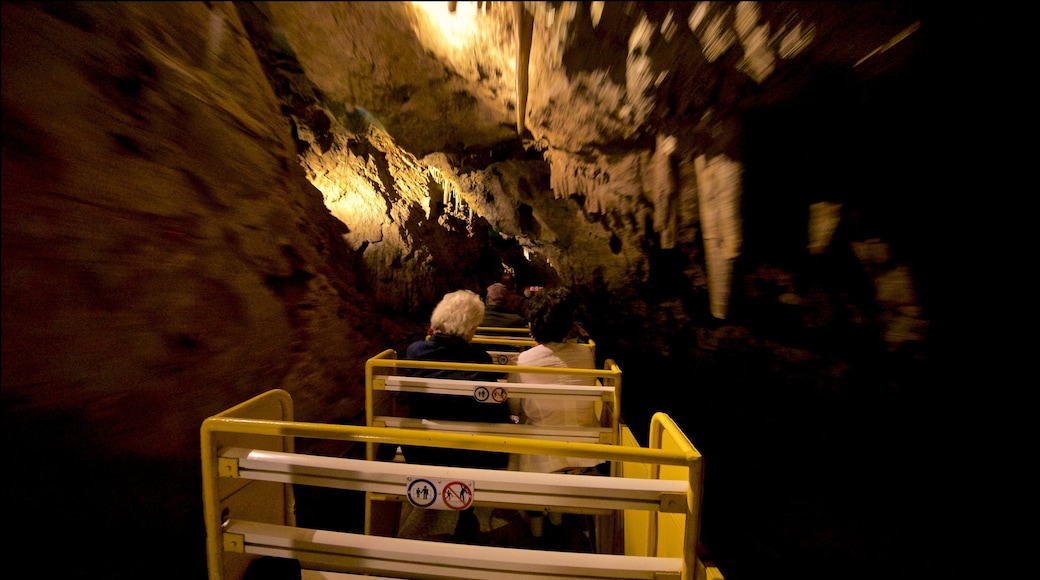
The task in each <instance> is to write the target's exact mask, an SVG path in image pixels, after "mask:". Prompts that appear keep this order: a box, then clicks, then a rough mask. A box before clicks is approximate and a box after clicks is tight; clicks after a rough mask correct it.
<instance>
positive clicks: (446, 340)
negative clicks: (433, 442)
mask: <svg viewBox="0 0 1040 580" xmlns="http://www.w3.org/2000/svg"><path fill="white" fill-rule="evenodd" d="M483 317H484V303H483V302H482V301H481V300H480V297H479V296H477V295H476V294H475V293H473V292H470V291H469V290H457V291H455V292H450V293H448V294H446V295H445V296H444V298H442V299H441V301H440V303H439V304H437V307H436V308H434V309H433V315H432V316H431V317H430V335H429V336H428V337H427V338H426V339H424V340H419V341H416V342H413V343H412V344H410V345H408V348H407V349H406V350H405V358H406V359H408V360H426V361H440V362H463V363H483V364H493V363H492V360H491V355H489V354H488V353H487V351H485V350H484V349H482V348H480V347H477V346H474V345H473V344H472V343H471V341H472V340H473V336H474V335H475V334H476V332H477V326H478V325H479V324H480V321H481V319H483ZM402 370H403V371H404V372H406V374H409V375H411V376H424V377H430V378H441V379H464V380H481V381H497V380H498V379H501V378H505V376H506V375H505V374H504V373H495V372H477V371H453V370H434V369H429V370H424V369H402ZM407 402H408V416H409V417H412V418H415V419H428V420H432V421H436V420H438V419H440V420H449V421H478V422H481V423H512V422H513V421H512V418H511V417H510V413H509V405H508V404H507V403H491V402H487V403H485V402H479V401H477V400H476V399H475V398H474V397H473V396H459V395H434V394H426V393H408V399H407ZM401 452H402V453H403V454H404V459H405V461H407V462H408V463H422V464H426V465H444V466H450V467H476V468H483V469H505V468H506V467H507V466H508V465H509V454H508V453H493V452H489V451H473V450H467V449H446V448H440V447H422V446H414V445H402V446H401ZM479 530H480V523H479V521H478V519H477V516H476V513H475V512H474V510H473V506H470V507H468V508H466V509H465V510H463V511H461V512H459V519H458V521H457V523H456V525H455V540H456V541H459V542H464V543H471V542H473V541H474V540H475V539H476V535H477V532H478V531H479Z"/></svg>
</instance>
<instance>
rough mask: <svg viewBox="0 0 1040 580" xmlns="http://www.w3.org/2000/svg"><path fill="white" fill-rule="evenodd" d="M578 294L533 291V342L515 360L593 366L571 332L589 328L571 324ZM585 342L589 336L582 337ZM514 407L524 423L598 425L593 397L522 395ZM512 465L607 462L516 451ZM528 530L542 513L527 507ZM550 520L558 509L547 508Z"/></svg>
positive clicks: (523, 378)
mask: <svg viewBox="0 0 1040 580" xmlns="http://www.w3.org/2000/svg"><path fill="white" fill-rule="evenodd" d="M576 310H577V298H576V297H575V296H574V294H573V293H571V292H570V291H569V290H567V289H566V288H549V289H544V290H541V291H539V292H536V293H534V294H532V296H531V298H530V300H529V302H528V305H527V312H528V320H529V321H530V325H531V336H532V337H533V338H534V340H535V342H536V343H537V344H536V346H534V347H532V348H530V349H528V350H525V351H524V352H522V353H520V355H519V357H518V358H517V361H516V364H517V365H519V366H535V367H560V368H584V369H592V368H596V360H595V355H594V353H593V351H592V349H591V348H589V347H588V346H585V345H583V344H579V342H578V340H576V339H575V338H573V337H574V336H575V335H580V336H584V337H586V338H587V336H588V335H587V334H585V333H584V331H583V330H581V329H580V327H579V326H577V325H576V324H575V320H574V314H575V311H576ZM586 342H587V340H586ZM517 380H519V381H520V382H524V383H543V384H544V383H557V384H573V385H594V384H595V379H594V378H592V377H576V376H567V375H547V374H532V373H520V374H519V375H518V377H517ZM511 404H512V407H513V411H514V412H515V413H516V414H518V415H519V416H520V419H521V422H523V423H525V424H527V425H554V426H581V427H599V426H600V420H599V417H598V416H597V415H596V406H595V403H593V402H590V401H575V400H568V399H539V398H534V397H532V398H524V399H519V400H518V402H517V403H511ZM516 461H517V463H516V464H515V467H516V468H518V469H519V470H521V471H536V472H540V473H582V474H585V473H598V474H605V473H606V464H605V463H604V462H603V461H602V460H600V459H585V458H581V457H559V456H548V455H520V456H518V457H517V458H516ZM529 515H530V516H531V532H532V534H533V535H535V536H540V535H541V521H542V520H541V518H540V516H541V514H540V513H531V514H529ZM549 515H550V517H551V518H552V519H553V521H554V523H557V518H556V517H554V516H559V515H560V514H553V513H550V514H549Z"/></svg>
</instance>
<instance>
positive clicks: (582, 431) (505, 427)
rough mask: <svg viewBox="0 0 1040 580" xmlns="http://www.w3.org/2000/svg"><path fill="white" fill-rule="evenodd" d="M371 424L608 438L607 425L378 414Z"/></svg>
mask: <svg viewBox="0 0 1040 580" xmlns="http://www.w3.org/2000/svg"><path fill="white" fill-rule="evenodd" d="M372 423H373V425H376V426H378V424H379V423H383V424H384V425H385V426H387V427H395V428H400V429H416V430H420V431H441V432H451V433H479V434H482V435H511V436H516V437H527V438H529V439H551V440H553V441H579V442H584V443H600V442H601V437H602V436H607V437H610V435H611V429H610V428H609V427H565V426H546V425H515V424H513V423H478V422H474V421H446V420H436V421H433V420H429V419H410V418H406V417H389V416H377V417H373V418H372Z"/></svg>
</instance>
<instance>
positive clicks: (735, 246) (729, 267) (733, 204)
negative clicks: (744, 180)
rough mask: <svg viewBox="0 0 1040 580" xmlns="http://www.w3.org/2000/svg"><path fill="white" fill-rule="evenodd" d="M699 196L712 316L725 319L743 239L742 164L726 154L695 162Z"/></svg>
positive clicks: (701, 157) (699, 159) (701, 158)
mask: <svg viewBox="0 0 1040 580" xmlns="http://www.w3.org/2000/svg"><path fill="white" fill-rule="evenodd" d="M694 164H695V167H696V169H697V186H698V192H699V196H700V209H701V232H702V233H701V235H702V237H703V238H704V254H705V256H704V257H705V262H706V267H707V270H708V293H709V294H710V301H711V315H712V316H714V317H715V318H719V319H725V318H726V316H727V314H728V312H729V295H730V290H731V288H732V286H731V284H732V278H733V261H734V260H735V259H736V258H737V256H739V255H740V249H741V243H742V241H743V238H742V234H741V223H740V195H741V184H740V174H741V171H742V169H743V168H742V167H741V165H740V163H737V162H735V161H731V160H730V159H728V158H727V157H725V156H719V157H714V158H712V159H711V160H708V159H707V158H706V157H705V156H704V155H701V156H700V157H698V158H697V159H696V161H695V162H694Z"/></svg>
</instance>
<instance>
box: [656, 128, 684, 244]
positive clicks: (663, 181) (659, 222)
mask: <svg viewBox="0 0 1040 580" xmlns="http://www.w3.org/2000/svg"><path fill="white" fill-rule="evenodd" d="M676 144H677V141H676V139H675V137H672V136H668V135H658V136H657V149H656V151H654V156H653V161H652V164H653V174H652V175H653V179H652V187H653V189H652V191H651V195H652V196H653V201H654V231H655V232H657V234H658V238H659V243H660V247H661V249H664V250H668V249H671V248H674V247H675V239H676V231H677V229H678V221H679V220H678V217H679V208H678V201H679V200H678V194H679V187H678V184H677V183H676V179H675V171H674V170H673V169H672V154H673V153H674V152H675V147H676Z"/></svg>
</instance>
